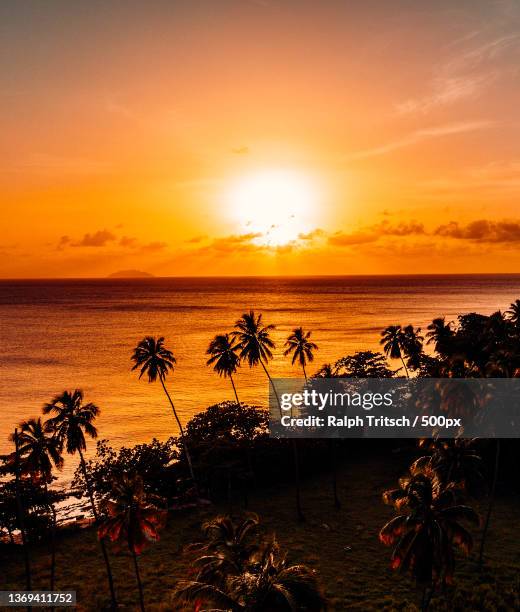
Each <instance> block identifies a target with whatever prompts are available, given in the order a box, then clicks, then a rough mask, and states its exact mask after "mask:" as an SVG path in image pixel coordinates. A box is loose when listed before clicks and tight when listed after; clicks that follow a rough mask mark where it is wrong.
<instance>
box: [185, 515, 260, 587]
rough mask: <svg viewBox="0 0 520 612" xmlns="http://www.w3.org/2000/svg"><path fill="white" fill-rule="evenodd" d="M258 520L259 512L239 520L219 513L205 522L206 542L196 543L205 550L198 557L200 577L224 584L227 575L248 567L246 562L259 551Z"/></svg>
mask: <svg viewBox="0 0 520 612" xmlns="http://www.w3.org/2000/svg"><path fill="white" fill-rule="evenodd" d="M258 525H259V520H258V517H257V516H256V515H251V516H248V517H246V518H244V519H243V520H242V521H240V522H239V523H236V522H235V521H233V520H232V519H231V517H230V516H217V517H216V518H214V519H212V520H210V521H207V522H206V523H204V525H203V526H202V531H203V533H204V535H205V536H206V538H207V540H208V541H207V542H206V543H205V544H195V545H194V546H193V549H194V550H197V551H198V552H201V553H203V554H202V555H201V556H200V557H198V558H197V559H196V561H195V567H197V569H198V573H197V580H199V581H203V582H210V583H212V584H216V585H223V584H224V583H225V580H226V577H227V576H228V575H231V574H236V575H238V574H240V573H242V572H244V571H246V568H247V564H248V562H249V561H250V559H251V558H252V556H253V555H254V554H255V553H256V552H257V551H258V548H259V547H258V545H257V544H256V541H255V540H256V539H255V536H256V535H258Z"/></svg>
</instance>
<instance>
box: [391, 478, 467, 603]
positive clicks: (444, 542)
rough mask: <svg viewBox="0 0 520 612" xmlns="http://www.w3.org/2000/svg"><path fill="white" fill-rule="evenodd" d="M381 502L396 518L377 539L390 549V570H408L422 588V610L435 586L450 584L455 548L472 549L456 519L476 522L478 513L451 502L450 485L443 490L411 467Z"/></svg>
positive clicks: (464, 531) (440, 485)
mask: <svg viewBox="0 0 520 612" xmlns="http://www.w3.org/2000/svg"><path fill="white" fill-rule="evenodd" d="M383 500H384V501H385V503H387V504H390V505H392V506H394V508H395V509H396V510H397V511H398V513H399V514H398V515H397V516H396V517H394V518H393V519H391V520H390V521H389V522H388V523H387V524H386V525H385V526H384V527H383V528H382V529H381V531H380V533H379V539H380V540H381V542H382V543H383V544H385V545H387V546H393V547H394V549H393V551H392V557H391V567H392V569H395V570H400V571H401V572H410V573H411V574H412V576H413V577H414V578H415V579H416V581H417V583H418V584H419V585H422V586H423V587H424V591H423V603H422V609H423V610H425V609H426V608H427V607H428V604H429V601H430V599H431V597H432V595H433V590H434V588H435V587H436V586H437V584H439V583H441V584H446V583H451V582H452V580H453V572H454V569H455V549H456V548H458V549H460V550H462V551H463V552H464V553H466V554H468V553H469V552H470V550H471V548H472V546H473V539H472V537H471V534H470V533H469V532H468V531H467V530H466V529H465V528H464V527H463V526H462V525H461V521H470V522H472V523H475V524H478V515H477V514H476V512H475V511H474V510H473V509H472V508H471V507H469V506H464V505H460V504H456V503H455V502H454V491H453V486H452V485H448V486H447V487H444V486H443V485H442V483H441V480H440V478H439V476H438V475H437V474H436V472H435V471H434V470H432V469H431V468H425V469H422V470H421V471H414V470H413V469H412V471H411V473H410V475H409V476H406V477H404V478H401V479H400V481H399V488H398V489H394V490H391V491H386V492H385V493H384V494H383ZM428 587H430V595H429V598H427V597H426V592H427V588H428Z"/></svg>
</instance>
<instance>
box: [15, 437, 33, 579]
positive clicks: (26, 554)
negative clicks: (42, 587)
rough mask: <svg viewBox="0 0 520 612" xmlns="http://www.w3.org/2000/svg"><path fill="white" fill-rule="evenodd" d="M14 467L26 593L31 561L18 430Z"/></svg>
mask: <svg viewBox="0 0 520 612" xmlns="http://www.w3.org/2000/svg"><path fill="white" fill-rule="evenodd" d="M14 445H15V451H14V453H15V454H14V467H15V479H16V480H15V496H16V514H17V518H18V525H19V527H20V534H21V537H22V546H23V553H24V562H25V587H26V589H27V590H28V591H30V590H31V588H32V587H31V583H32V581H31V559H30V554H29V542H28V541H27V534H26V532H25V520H24V514H25V513H24V509H23V504H22V497H21V494H20V480H21V466H20V445H19V441H18V429H15V430H14Z"/></svg>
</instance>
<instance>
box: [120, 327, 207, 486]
mask: <svg viewBox="0 0 520 612" xmlns="http://www.w3.org/2000/svg"><path fill="white" fill-rule="evenodd" d="M132 361H133V362H134V366H133V367H132V371H133V370H137V369H138V368H140V371H139V378H142V376H143V375H144V374H146V375H147V376H148V382H149V383H153V382H155V381H156V380H157V379H159V381H160V383H161V385H162V388H163V390H164V393H165V394H166V397H167V398H168V401H169V402H170V406H171V407H172V412H173V416H174V417H175V420H176V421H177V427H178V428H179V431H180V434H181V440H182V445H183V447H184V452H185V453H186V460H187V461H188V468H189V470H190V476H191V479H192V481H193V484H194V485H195V488H197V480H196V479H195V472H194V471H193V464H192V461H191V454H190V450H189V448H188V444H187V442H186V437H185V435H184V429H183V427H182V423H181V421H180V419H179V415H178V414H177V410H175V406H174V405H173V401H172V398H171V396H170V394H169V393H168V389H167V388H166V384H165V380H166V377H167V376H168V374H169V373H170V372H173V370H174V366H175V364H176V363H177V360H176V359H175V357H174V356H173V353H172V352H171V351H169V350H168V349H167V348H166V347H165V346H164V337H163V336H161V337H159V338H154V337H153V336H146V337H145V338H143V339H142V340H141V342H139V344H138V345H137V346H136V347H135V349H134V353H133V355H132Z"/></svg>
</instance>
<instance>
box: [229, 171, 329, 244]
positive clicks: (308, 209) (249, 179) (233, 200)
mask: <svg viewBox="0 0 520 612" xmlns="http://www.w3.org/2000/svg"><path fill="white" fill-rule="evenodd" d="M226 199H227V204H228V206H229V210H230V215H231V217H232V218H233V220H234V221H235V222H238V224H239V229H240V231H247V232H248V233H257V234H261V235H260V236H258V237H257V238H255V239H254V240H255V241H256V242H257V243H258V244H265V245H271V246H280V245H284V244H287V243H289V242H291V241H293V240H296V239H297V238H298V235H299V234H300V233H302V232H306V231H309V230H310V229H311V227H312V225H313V222H314V221H315V219H316V216H317V211H318V206H319V202H318V194H317V190H316V185H315V182H314V180H313V179H312V178H311V177H310V176H308V175H306V174H305V173H303V172H301V171H296V170H279V169H270V170H261V171H257V172H252V173H250V174H247V175H244V176H241V177H239V178H237V179H235V180H233V181H232V182H231V185H230V188H229V190H228V193H227V197H226Z"/></svg>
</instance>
